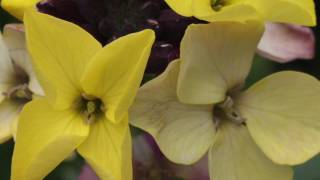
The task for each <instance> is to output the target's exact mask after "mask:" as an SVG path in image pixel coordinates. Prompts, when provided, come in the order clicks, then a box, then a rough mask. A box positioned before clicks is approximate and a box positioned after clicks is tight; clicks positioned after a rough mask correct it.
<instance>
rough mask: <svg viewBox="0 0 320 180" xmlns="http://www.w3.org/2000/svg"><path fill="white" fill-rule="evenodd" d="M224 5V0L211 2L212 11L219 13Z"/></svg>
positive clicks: (212, 0)
mask: <svg viewBox="0 0 320 180" xmlns="http://www.w3.org/2000/svg"><path fill="white" fill-rule="evenodd" d="M224 5H225V0H211V6H212V8H213V10H215V11H219V10H220V9H221V8H222V7H223V6H224Z"/></svg>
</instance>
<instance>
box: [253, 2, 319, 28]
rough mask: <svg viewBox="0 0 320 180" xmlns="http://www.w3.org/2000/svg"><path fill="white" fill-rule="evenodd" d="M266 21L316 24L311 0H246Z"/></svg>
mask: <svg viewBox="0 0 320 180" xmlns="http://www.w3.org/2000/svg"><path fill="white" fill-rule="evenodd" d="M247 3H248V4H250V5H252V6H253V7H254V8H256V9H257V11H258V12H259V13H260V14H261V15H262V16H263V17H264V19H265V20H266V21H274V22H283V23H290V24H300V25H306V26H315V25H316V13H315V5H314V1H313V0H276V1H275V0H274V1H266V0H248V2H247Z"/></svg>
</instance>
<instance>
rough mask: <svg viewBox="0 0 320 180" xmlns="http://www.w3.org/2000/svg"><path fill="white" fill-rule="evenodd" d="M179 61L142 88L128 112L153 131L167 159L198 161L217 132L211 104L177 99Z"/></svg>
mask: <svg viewBox="0 0 320 180" xmlns="http://www.w3.org/2000/svg"><path fill="white" fill-rule="evenodd" d="M178 72H179V61H174V62H172V63H170V65H169V66H168V68H167V69H166V71H165V72H164V73H163V74H162V75H160V76H159V77H157V78H156V79H154V80H152V81H149V82H148V83H146V84H145V85H143V86H142V88H140V90H139V91H138V95H137V98H136V100H135V102H134V104H133V106H132V108H131V109H130V111H129V114H130V123H131V124H132V125H134V126H137V127H139V128H141V129H143V130H145V131H147V132H148V133H150V134H151V135H152V136H153V137H154V138H155V140H156V142H157V143H158V145H159V146H160V149H161V151H162V152H163V153H164V154H165V155H166V157H167V158H168V159H170V160H171V161H173V162H176V163H181V164H192V163H194V162H196V161H198V160H199V159H200V158H201V157H202V156H203V155H204V154H205V153H206V152H207V151H208V149H209V147H210V146H211V144H212V142H213V138H214V135H215V128H214V125H213V121H212V118H213V117H212V116H213V115H212V109H213V107H212V106H210V105H209V106H206V105H199V106H193V105H186V104H182V103H180V102H179V101H178V99H177V95H176V83H177V76H178Z"/></svg>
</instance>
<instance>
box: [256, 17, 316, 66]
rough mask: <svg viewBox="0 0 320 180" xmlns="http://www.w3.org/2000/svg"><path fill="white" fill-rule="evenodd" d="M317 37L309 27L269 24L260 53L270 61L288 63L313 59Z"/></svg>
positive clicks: (259, 49)
mask: <svg viewBox="0 0 320 180" xmlns="http://www.w3.org/2000/svg"><path fill="white" fill-rule="evenodd" d="M314 51H315V36H314V34H313V32H312V30H311V29H310V28H308V27H302V26H297V25H289V24H280V23H267V24H266V31H265V33H264V34H263V37H262V39H261V41H260V43H259V46H258V52H259V53H260V54H261V55H262V56H265V57H267V58H269V59H272V60H274V61H277V62H280V63H286V62H289V61H292V60H295V59H299V58H301V59H312V58H313V57H314V53H315V52H314Z"/></svg>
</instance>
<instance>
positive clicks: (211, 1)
mask: <svg viewBox="0 0 320 180" xmlns="http://www.w3.org/2000/svg"><path fill="white" fill-rule="evenodd" d="M165 1H166V2H167V3H168V5H169V6H170V7H171V8H172V9H174V10H175V11H176V12H177V13H179V14H181V15H183V16H195V17H197V18H198V19H201V20H205V21H209V22H214V21H217V20H220V21H224V20H239V21H244V20H247V19H248V18H249V19H251V18H252V17H254V16H257V15H258V16H259V17H261V18H262V19H264V20H265V21H272V22H282V23H290V24H300V25H306V26H314V25H315V24H316V15H315V7H314V2H313V0H299V1H297V0H273V1H265V0H165Z"/></svg>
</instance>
